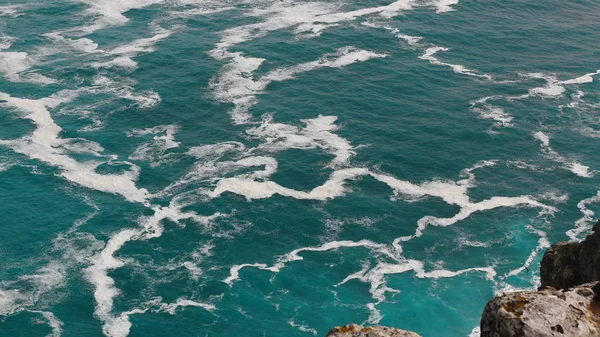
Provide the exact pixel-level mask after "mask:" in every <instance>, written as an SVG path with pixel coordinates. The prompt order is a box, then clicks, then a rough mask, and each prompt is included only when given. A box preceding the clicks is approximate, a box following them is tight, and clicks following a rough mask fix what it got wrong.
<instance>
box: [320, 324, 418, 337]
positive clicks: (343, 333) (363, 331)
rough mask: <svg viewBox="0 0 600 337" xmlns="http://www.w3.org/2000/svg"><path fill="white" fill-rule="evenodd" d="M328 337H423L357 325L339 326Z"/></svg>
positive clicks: (410, 333)
mask: <svg viewBox="0 0 600 337" xmlns="http://www.w3.org/2000/svg"><path fill="white" fill-rule="evenodd" d="M326 337H421V336H419V335H417V334H416V333H414V332H410V331H406V330H400V329H394V328H388V327H386V326H369V327H362V326H360V325H357V324H348V325H344V326H337V327H335V328H333V329H331V331H329V333H328V334H327V336H326Z"/></svg>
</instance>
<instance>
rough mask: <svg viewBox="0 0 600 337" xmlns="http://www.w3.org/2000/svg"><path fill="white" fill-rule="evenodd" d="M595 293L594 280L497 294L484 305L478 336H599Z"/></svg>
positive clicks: (597, 284) (599, 303)
mask: <svg viewBox="0 0 600 337" xmlns="http://www.w3.org/2000/svg"><path fill="white" fill-rule="evenodd" d="M599 292H600V282H595V283H590V284H585V285H581V286H578V287H575V288H572V289H569V290H556V289H553V288H546V289H545V290H542V291H537V292H515V293H506V294H501V295H499V296H497V297H496V298H494V299H493V300H491V301H490V302H488V304H487V305H486V307H485V310H484V312H483V316H482V318H481V337H567V336H568V337H600V301H599V298H598V297H599V296H598V295H599Z"/></svg>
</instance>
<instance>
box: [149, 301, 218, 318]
mask: <svg viewBox="0 0 600 337" xmlns="http://www.w3.org/2000/svg"><path fill="white" fill-rule="evenodd" d="M185 307H198V308H202V309H204V310H207V311H213V310H215V309H216V307H215V306H214V305H212V304H209V303H200V302H196V301H192V300H188V299H185V298H181V297H180V298H178V299H177V301H175V302H173V303H168V304H167V303H161V304H160V308H159V309H158V311H161V312H166V313H169V314H171V315H175V312H176V311H177V309H179V308H185Z"/></svg>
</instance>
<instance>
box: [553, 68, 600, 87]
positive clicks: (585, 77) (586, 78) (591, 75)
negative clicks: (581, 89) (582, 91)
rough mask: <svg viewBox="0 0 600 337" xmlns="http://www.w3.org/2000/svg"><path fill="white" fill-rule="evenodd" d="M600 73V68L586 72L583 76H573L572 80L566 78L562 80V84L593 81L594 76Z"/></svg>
mask: <svg viewBox="0 0 600 337" xmlns="http://www.w3.org/2000/svg"><path fill="white" fill-rule="evenodd" d="M598 74H600V69H599V70H596V72H595V73H588V74H585V75H583V76H580V77H577V78H573V79H570V80H566V81H561V82H560V83H561V84H567V85H569V84H583V83H591V82H593V81H594V76H595V75H598Z"/></svg>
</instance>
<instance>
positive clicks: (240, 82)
mask: <svg viewBox="0 0 600 337" xmlns="http://www.w3.org/2000/svg"><path fill="white" fill-rule="evenodd" d="M228 57H229V58H230V62H229V63H228V64H227V65H225V66H224V67H223V68H222V69H221V70H220V71H219V74H217V75H216V76H215V77H214V78H213V79H212V80H211V82H210V88H211V89H212V91H213V94H214V96H215V98H216V99H218V100H219V101H221V102H227V103H233V104H234V105H235V107H234V109H233V110H232V112H231V115H232V118H233V120H234V122H235V123H236V124H244V123H248V122H249V121H250V119H251V117H252V116H250V115H249V114H248V110H249V109H250V108H251V107H252V106H253V105H255V104H256V103H257V98H256V96H257V95H258V94H260V93H262V92H263V91H264V90H265V89H266V87H267V86H268V85H269V84H270V83H272V82H281V81H285V80H289V79H293V78H294V76H295V75H297V74H300V73H304V72H308V71H312V70H316V69H320V68H342V67H345V66H348V65H351V64H354V63H358V62H365V61H367V60H369V59H372V58H381V57H386V55H385V54H377V53H374V52H371V51H366V50H360V49H356V48H354V47H343V48H339V49H338V50H337V51H336V52H335V53H331V54H325V55H323V57H321V58H320V59H318V60H315V61H311V62H307V63H302V64H299V65H296V66H291V67H287V68H280V69H276V70H273V71H271V72H269V73H268V74H267V75H265V76H263V77H261V78H258V79H256V80H255V79H253V78H252V74H253V73H254V71H256V70H257V69H258V68H259V67H260V65H261V64H262V63H263V62H264V61H265V60H264V59H261V58H253V57H246V56H243V55H242V54H241V53H229V54H228Z"/></svg>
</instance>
